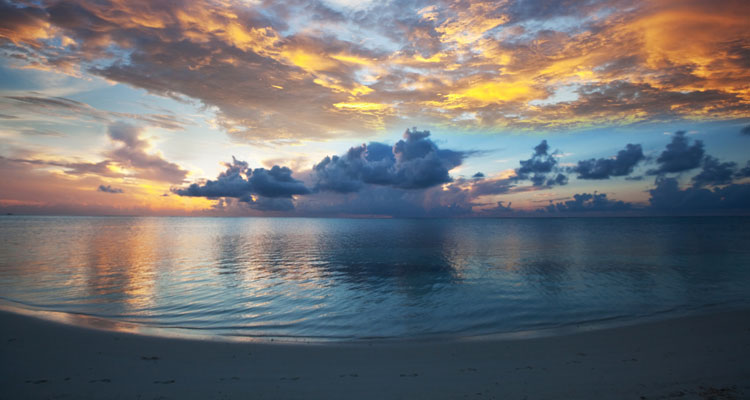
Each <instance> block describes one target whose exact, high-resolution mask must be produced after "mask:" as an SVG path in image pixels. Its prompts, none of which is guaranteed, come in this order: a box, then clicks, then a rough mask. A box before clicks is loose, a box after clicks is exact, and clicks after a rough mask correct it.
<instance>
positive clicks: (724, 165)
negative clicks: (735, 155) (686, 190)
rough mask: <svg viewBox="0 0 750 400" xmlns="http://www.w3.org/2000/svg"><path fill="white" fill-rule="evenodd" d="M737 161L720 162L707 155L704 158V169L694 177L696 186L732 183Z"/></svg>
mask: <svg viewBox="0 0 750 400" xmlns="http://www.w3.org/2000/svg"><path fill="white" fill-rule="evenodd" d="M736 167H737V163H734V162H720V161H719V160H718V159H716V158H714V157H711V156H709V155H707V156H706V157H705V158H704V159H703V169H702V170H701V172H700V173H698V175H695V176H694V177H693V186H694V187H703V186H713V185H726V184H729V183H732V178H733V176H734V174H735V169H736Z"/></svg>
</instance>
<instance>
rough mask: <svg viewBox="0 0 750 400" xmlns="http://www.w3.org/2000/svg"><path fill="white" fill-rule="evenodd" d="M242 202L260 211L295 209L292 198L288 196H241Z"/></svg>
mask: <svg viewBox="0 0 750 400" xmlns="http://www.w3.org/2000/svg"><path fill="white" fill-rule="evenodd" d="M239 201H240V202H241V203H244V204H247V206H248V207H250V208H252V209H253V210H258V211H291V210H294V203H293V202H292V199H290V198H286V197H276V198H271V197H263V196H259V197H256V198H255V199H253V198H252V197H243V198H240V199H239Z"/></svg>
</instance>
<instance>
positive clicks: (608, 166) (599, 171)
mask: <svg viewBox="0 0 750 400" xmlns="http://www.w3.org/2000/svg"><path fill="white" fill-rule="evenodd" d="M644 159H645V156H644V155H643V149H642V148H641V145H640V144H628V145H626V146H625V149H623V150H620V151H619V152H617V156H616V157H615V158H614V159H613V158H599V159H594V158H592V159H589V160H583V161H578V165H577V166H575V167H573V168H571V169H570V170H571V172H576V173H578V179H609V178H610V177H613V176H626V175H630V173H632V172H633V168H635V166H636V165H637V164H638V163H639V162H640V161H642V160H644Z"/></svg>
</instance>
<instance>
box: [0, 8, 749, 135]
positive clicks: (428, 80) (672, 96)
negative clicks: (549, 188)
mask: <svg viewBox="0 0 750 400" xmlns="http://www.w3.org/2000/svg"><path fill="white" fill-rule="evenodd" d="M745 3H746V2H742V1H727V2H724V3H723V5H722V7H712V6H711V5H710V4H707V3H706V2H700V1H660V2H648V1H642V2H636V3H633V2H621V1H584V2H569V1H553V2H546V1H537V0H533V1H514V2H485V1H460V2H446V1H439V2H435V3H434V4H430V5H429V6H427V7H425V4H423V2H416V1H393V2H376V3H374V4H371V5H369V6H368V7H363V8H358V9H356V10H354V9H342V10H337V9H335V7H332V6H329V5H327V4H326V3H325V2H321V1H312V2H300V1H290V2H241V1H221V2H216V1H206V0H193V1H187V0H176V1H170V2H159V3H158V4H155V3H148V2H122V1H106V0H105V1H88V0H70V1H65V2H59V1H52V0H49V1H48V0H40V1H35V2H22V3H18V4H16V3H9V2H7V1H3V2H1V3H0V42H2V50H1V51H2V52H3V54H4V55H6V56H7V58H8V59H9V60H13V62H14V66H17V67H19V68H37V69H46V70H55V71H63V72H66V73H69V74H78V75H79V76H83V75H90V74H95V75H99V76H102V77H104V78H107V79H109V80H112V81H115V82H120V83H125V84H128V85H132V86H134V87H138V88H142V89H145V90H148V91H149V92H151V93H155V94H158V95H163V96H169V97H173V98H178V99H186V98H188V99H195V100H197V101H198V102H200V103H201V104H202V105H205V106H206V107H207V108H210V109H211V110H216V122H217V123H218V125H219V126H221V127H223V128H224V129H225V130H226V131H227V132H228V133H229V134H230V135H232V136H233V137H234V138H235V139H238V140H245V141H252V142H257V141H266V140H269V141H270V140H277V139H279V138H282V139H289V140H295V139H328V138H332V137H340V136H346V135H348V136H352V135H361V134H368V133H374V132H377V131H381V130H383V129H384V128H385V129H389V128H391V127H393V126H398V124H400V123H403V121H404V120H405V116H408V117H409V118H414V119H415V120H420V121H425V122H426V123H434V124H436V125H438V124H439V125H440V126H450V127H455V128H462V129H463V128H468V129H478V130H485V131H496V130H498V129H508V128H523V129H526V128H528V129H539V128H542V129H552V130H554V129H560V128H569V127H586V126H590V125H591V124H592V123H606V124H612V125H627V124H632V123H635V122H642V121H663V120H666V119H669V120H674V119H682V118H689V119H692V118H709V119H728V118H738V117H744V116H746V115H747V111H748V109H750V102H749V101H748V99H747V96H743V95H742V93H743V90H744V89H745V85H746V82H747V81H748V79H750V72H749V71H750V68H748V55H747V54H748V52H747V50H746V49H747V44H748V39H747V28H746V22H745V18H743V17H744V16H745V15H746V14H747V5H746V4H745ZM570 21H575V23H571V22H570ZM352 26H356V27H357V29H348V28H347V27H352ZM686 37H690V38H691V40H685V38H686ZM569 87H574V88H576V90H575V94H576V96H575V98H572V99H566V100H565V101H552V100H554V99H555V96H554V95H555V94H556V93H559V92H560V91H561V90H565V89H566V88H569ZM534 100H537V101H542V102H546V103H536V102H534ZM467 115H469V116H471V118H466V116H467ZM121 118H123V117H122V116H121V117H115V119H121ZM148 123H149V124H152V122H148Z"/></svg>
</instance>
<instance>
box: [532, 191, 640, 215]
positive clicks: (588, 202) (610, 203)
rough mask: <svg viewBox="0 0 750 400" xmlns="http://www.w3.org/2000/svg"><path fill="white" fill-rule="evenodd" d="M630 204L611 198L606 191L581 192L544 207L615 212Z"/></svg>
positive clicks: (557, 209)
mask: <svg viewBox="0 0 750 400" xmlns="http://www.w3.org/2000/svg"><path fill="white" fill-rule="evenodd" d="M631 208H632V205H631V204H630V203H626V202H624V201H619V200H611V199H609V198H607V194H606V193H593V194H591V193H581V194H575V195H573V200H568V201H564V202H559V203H552V204H550V205H548V206H547V207H546V208H544V210H545V211H547V212H587V211H598V212H615V211H626V210H630V209H631Z"/></svg>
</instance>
